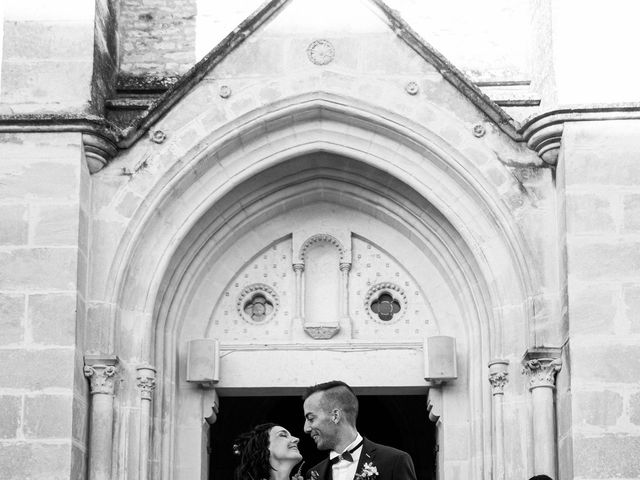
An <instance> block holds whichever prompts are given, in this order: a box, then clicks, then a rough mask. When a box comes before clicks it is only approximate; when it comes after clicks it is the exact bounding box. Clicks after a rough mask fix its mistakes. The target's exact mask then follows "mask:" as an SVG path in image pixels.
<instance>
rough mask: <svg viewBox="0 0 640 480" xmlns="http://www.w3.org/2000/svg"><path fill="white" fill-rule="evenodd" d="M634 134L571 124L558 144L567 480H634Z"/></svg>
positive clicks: (638, 389) (639, 469)
mask: <svg viewBox="0 0 640 480" xmlns="http://www.w3.org/2000/svg"><path fill="white" fill-rule="evenodd" d="M639 128H640V122H638V121H631V120H627V121H610V122H583V123H573V124H567V125H566V126H565V130H564V135H563V140H562V142H563V151H564V153H563V156H562V157H561V161H562V162H564V167H563V170H559V172H560V173H562V175H563V178H562V179H561V180H562V181H563V182H564V184H565V186H566V223H567V243H566V244H567V272H568V276H567V278H568V309H569V331H570V349H569V351H570V354H569V363H568V364H567V365H566V366H565V367H564V368H567V369H568V372H567V374H570V376H571V412H572V417H573V418H572V421H571V428H570V429H567V431H565V432H563V433H565V434H566V435H568V436H570V437H571V439H572V443H573V445H572V449H573V460H572V469H573V474H574V478H576V479H580V478H585V479H586V478H589V479H591V478H600V479H605V478H638V477H639V476H640V463H639V462H638V461H637V458H638V455H637V452H638V451H639V450H638V449H639V448H640V418H639V416H638V406H637V405H638V400H639V398H640V335H639V332H640V327H639V325H640V321H639V318H640V301H639V300H640V235H639V233H640V209H639V206H638V198H640V197H639V196H640V153H639V152H640V140H639V139H638V136H637V132H638V129H639ZM560 400H562V398H560ZM562 413H563V412H562V410H560V411H559V415H562ZM561 445H562V444H561ZM564 453H565V456H564V461H565V463H566V461H567V459H568V458H570V457H568V456H567V453H568V450H566V451H565V452H564ZM562 464H563V459H562V457H561V466H562ZM565 466H566V465H565ZM566 470H567V471H570V470H571V469H569V468H567V469H566ZM561 478H571V477H567V476H565V477H561Z"/></svg>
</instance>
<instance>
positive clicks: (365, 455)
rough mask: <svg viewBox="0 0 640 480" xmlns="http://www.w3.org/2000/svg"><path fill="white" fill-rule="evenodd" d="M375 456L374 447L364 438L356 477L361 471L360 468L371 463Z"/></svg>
mask: <svg viewBox="0 0 640 480" xmlns="http://www.w3.org/2000/svg"><path fill="white" fill-rule="evenodd" d="M375 456H376V446H375V444H374V443H372V442H370V441H369V440H367V439H366V438H365V439H363V443H362V453H360V460H358V467H357V468H356V475H357V474H358V473H360V472H361V471H362V467H363V466H364V464H365V463H370V462H373V459H374V458H375Z"/></svg>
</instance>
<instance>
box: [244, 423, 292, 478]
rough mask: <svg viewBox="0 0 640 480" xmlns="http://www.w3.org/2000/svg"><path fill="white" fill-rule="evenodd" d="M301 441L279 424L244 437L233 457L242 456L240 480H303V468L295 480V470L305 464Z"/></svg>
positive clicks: (260, 428) (271, 424) (246, 434)
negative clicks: (299, 444)
mask: <svg viewBox="0 0 640 480" xmlns="http://www.w3.org/2000/svg"><path fill="white" fill-rule="evenodd" d="M299 441H300V440H299V439H298V438H296V437H294V436H293V435H291V434H290V433H289V431H288V430H287V429H286V428H284V427H281V426H280V425H276V424H275V423H264V424H262V425H258V426H257V427H255V428H254V429H253V430H251V431H250V432H247V433H243V434H242V435H240V437H239V438H238V439H237V440H236V441H235V444H234V445H233V453H235V454H236V455H239V456H240V465H239V466H238V468H237V469H236V479H237V480H289V479H290V478H291V479H292V480H303V477H302V475H300V469H301V467H302V465H300V468H298V472H297V473H296V475H295V476H293V477H291V471H292V470H293V467H295V466H296V465H297V464H298V463H300V461H301V460H302V455H301V454H300V451H299V450H298V442H299ZM303 463H304V462H303Z"/></svg>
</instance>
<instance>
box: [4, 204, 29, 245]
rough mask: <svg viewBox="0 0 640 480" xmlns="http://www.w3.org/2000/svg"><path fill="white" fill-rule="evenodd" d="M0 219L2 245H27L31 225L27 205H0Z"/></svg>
mask: <svg viewBox="0 0 640 480" xmlns="http://www.w3.org/2000/svg"><path fill="white" fill-rule="evenodd" d="M0 219H2V221H1V222H0V245H23V244H25V243H27V234H28V231H29V223H28V219H27V206H26V205H24V204H14V205H0Z"/></svg>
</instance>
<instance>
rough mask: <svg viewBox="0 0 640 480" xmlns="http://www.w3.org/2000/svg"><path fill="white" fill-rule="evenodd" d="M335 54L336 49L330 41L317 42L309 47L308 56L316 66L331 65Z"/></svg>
mask: <svg viewBox="0 0 640 480" xmlns="http://www.w3.org/2000/svg"><path fill="white" fill-rule="evenodd" d="M335 54H336V52H335V49H334V48H333V45H332V44H331V42H330V41H329V40H315V41H313V42H311V43H310V44H309V46H308V47H307V56H308V57H309V60H310V61H311V63H313V64H315V65H326V64H328V63H331V61H332V60H333V57H335Z"/></svg>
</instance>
